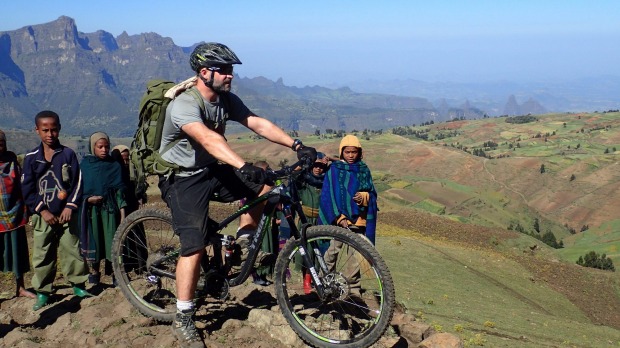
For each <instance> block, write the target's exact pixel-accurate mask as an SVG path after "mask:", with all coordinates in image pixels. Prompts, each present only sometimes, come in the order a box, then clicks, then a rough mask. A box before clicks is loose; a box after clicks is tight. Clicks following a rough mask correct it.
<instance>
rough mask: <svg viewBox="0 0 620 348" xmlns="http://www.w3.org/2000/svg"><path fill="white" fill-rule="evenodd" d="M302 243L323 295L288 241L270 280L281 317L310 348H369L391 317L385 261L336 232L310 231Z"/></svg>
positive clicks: (355, 238) (356, 238)
mask: <svg viewBox="0 0 620 348" xmlns="http://www.w3.org/2000/svg"><path fill="white" fill-rule="evenodd" d="M307 239H308V248H307V251H306V252H307V253H308V255H309V256H310V257H311V259H312V262H313V264H314V266H315V267H316V270H317V274H318V276H319V278H320V281H321V283H322V284H320V285H319V287H320V288H321V289H322V290H323V291H322V292H323V295H322V296H320V295H319V294H318V292H317V286H316V284H314V283H313V282H311V280H310V275H309V272H308V267H307V265H304V264H303V261H301V260H302V256H301V252H300V251H301V249H300V241H299V240H289V241H288V242H287V244H286V245H285V246H284V248H283V250H282V251H281V252H280V255H279V257H278V260H277V262H276V269H275V276H274V277H275V285H276V288H275V289H276V296H277V299H278V304H279V306H280V309H281V310H282V313H283V315H284V317H285V318H286V320H287V321H288V323H289V325H291V328H293V330H294V331H295V332H296V333H297V334H298V335H299V337H301V339H302V340H303V341H305V342H306V343H307V344H309V345H311V346H314V347H368V346H370V345H372V344H373V343H375V342H376V341H377V340H379V338H381V336H382V335H383V333H384V332H385V330H386V329H387V327H388V325H389V324H390V321H391V320H392V315H393V312H394V303H395V294H394V284H393V281H392V276H391V275H390V272H389V270H388V268H387V265H386V263H385V261H383V259H382V258H381V256H380V255H379V253H378V252H377V250H376V249H375V248H374V246H373V245H372V244H371V243H370V242H369V241H368V240H366V239H364V237H362V236H360V235H357V234H355V233H353V232H351V231H348V230H345V229H343V228H340V227H336V226H313V227H310V228H308V230H307Z"/></svg>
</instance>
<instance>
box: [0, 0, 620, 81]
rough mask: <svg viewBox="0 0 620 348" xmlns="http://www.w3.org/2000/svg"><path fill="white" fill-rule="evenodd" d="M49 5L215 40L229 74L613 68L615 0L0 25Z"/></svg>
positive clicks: (167, 4)
mask: <svg viewBox="0 0 620 348" xmlns="http://www.w3.org/2000/svg"><path fill="white" fill-rule="evenodd" d="M146 4H148V5H146ZM61 15H66V16H69V17H72V18H73V19H75V22H76V25H77V27H78V30H79V31H81V32H85V33H91V32H94V31H97V30H105V31H107V32H110V33H112V34H113V35H114V36H118V35H119V34H121V33H122V32H123V31H126V32H127V33H128V34H129V35H136V34H140V33H144V32H156V33H158V34H160V35H162V36H167V37H171V38H172V39H173V40H174V42H175V43H176V44H177V45H179V46H191V45H192V44H194V43H196V42H200V41H218V42H222V43H224V44H226V45H228V46H229V47H231V48H232V49H233V50H234V51H235V52H236V53H237V55H238V56H239V58H240V59H241V60H242V61H243V65H241V66H239V67H238V68H236V70H235V71H236V72H237V73H238V74H239V75H240V76H244V77H256V76H265V77H268V78H270V79H273V80H275V79H277V78H279V77H282V78H283V79H284V83H285V84H286V85H295V86H305V85H315V84H319V85H331V86H334V85H337V84H339V83H343V84H344V83H346V82H347V81H360V80H366V79H372V80H379V81H380V80H383V79H417V80H425V81H463V82H481V81H489V80H514V81H526V80H536V81H545V80H550V79H562V78H567V79H571V78H577V77H586V76H588V77H589V76H599V75H615V76H620V19H619V16H620V1H619V0H584V1H576V0H561V1H560V0H557V1H556V0H532V1H530V0H512V1H510V0H486V1H482V0H480V1H476V0H460V1H457V0H454V1H447V0H445V1H441V0H424V1H414V0H410V1H389V0H386V1H376V0H375V1H365V0H355V1H353V0H342V1H338V0H332V1H324V0H313V1H291V0H286V1H280V0H278V1H275V0H274V1H257V0H254V1H199V0H194V1H170V0H169V1H160V0H151V1H148V2H146V1H132V0H123V1H118V0H106V1H84V0H81V1H69V0H64V1H63V0H61V1H50V0H28V1H25V2H24V1H3V3H2V11H1V12H0V31H7V30H15V29H19V28H22V27H24V26H27V25H33V24H42V23H47V22H50V21H53V20H55V19H57V18H58V17H60V16H61Z"/></svg>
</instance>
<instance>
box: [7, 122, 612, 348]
mask: <svg viewBox="0 0 620 348" xmlns="http://www.w3.org/2000/svg"><path fill="white" fill-rule="evenodd" d="M618 116H620V115H619V114H618V113H592V114H548V115H541V116H536V117H535V119H533V120H532V122H529V123H507V122H506V120H507V119H506V118H492V119H486V118H485V119H481V120H464V121H457V122H448V123H437V124H432V125H426V126H417V127H410V130H411V131H412V133H411V134H403V135H397V134H393V133H387V132H386V133H383V134H375V133H371V134H368V135H362V134H359V136H360V138H361V140H362V143H363V146H364V160H365V161H366V162H367V163H368V164H369V166H370V168H371V170H372V173H373V177H374V180H375V184H376V186H377V188H378V190H379V207H380V212H379V226H378V231H379V232H378V238H377V248H378V250H379V251H380V252H381V254H382V255H383V256H384V258H385V259H386V261H387V262H388V265H389V267H390V269H391V272H392V275H393V277H394V279H395V282H396V291H397V300H398V302H399V303H400V304H401V305H402V307H403V308H405V309H406V312H407V313H408V314H410V315H413V316H414V317H415V318H416V320H417V321H420V322H424V323H427V324H431V325H432V326H433V327H434V328H435V329H436V330H440V331H446V332H450V333H453V334H455V335H458V336H459V337H461V338H462V339H463V340H464V341H465V343H466V346H468V347H474V346H489V347H516V346H518V347H559V346H567V347H605V346H618V345H620V341H619V339H618V337H620V315H619V313H620V292H619V291H618V289H620V278H619V277H620V276H619V275H618V272H608V271H601V270H596V269H591V268H584V267H580V266H577V265H576V264H575V259H576V257H578V256H580V255H583V254H585V252H587V251H589V250H597V251H598V252H605V253H607V255H609V256H610V257H612V258H613V259H614V262H615V264H616V265H617V266H618V265H620V262H619V261H618V253H617V250H618V249H617V248H618V246H619V245H618V240H619V238H618V234H620V229H619V228H617V227H615V226H616V225H615V224H617V221H616V214H615V213H614V212H615V211H614V210H613V209H614V208H615V210H617V207H619V206H620V204H619V203H618V201H617V199H618V198H617V197H618V195H617V194H614V193H615V192H617V189H616V187H617V185H618V177H617V175H618V174H617V172H618V171H617V156H618V152H617V151H616V150H614V147H616V148H620V131H619V129H620V127H619V126H620V120H619V119H618ZM564 124H566V126H564ZM582 129H583V131H582ZM414 130H415V131H416V132H417V133H416V132H413V131H414ZM420 132H422V133H420ZM449 132H451V133H450V134H453V135H452V136H450V137H446V134H447V133H449ZM554 132H555V134H554ZM396 133H399V131H396ZM405 133H406V132H405ZM547 133H549V135H547ZM20 134H22V136H26V135H25V134H23V133H20ZM414 134H417V135H414ZM420 134H427V135H428V136H427V137H426V140H423V139H422V138H424V137H422V138H421V137H420ZM439 134H443V135H439ZM538 134H541V136H540V137H539V136H538ZM542 135H545V137H546V141H545V137H542ZM10 137H11V135H10V136H9V139H10ZM302 138H303V140H304V143H306V144H308V145H312V146H315V147H317V148H318V149H319V150H321V151H323V152H326V153H327V154H329V155H332V156H335V155H336V153H335V152H336V151H335V150H336V149H337V147H338V143H339V140H340V139H339V138H336V137H334V136H333V135H326V134H323V135H320V136H317V135H309V134H302ZM77 140H79V137H67V142H69V141H77ZM123 141H126V139H123ZM490 141H492V142H494V143H497V147H496V148H495V149H491V148H492V147H493V146H487V147H488V149H486V147H484V146H483V145H484V143H487V145H489V142H490ZM229 143H230V144H231V146H233V147H234V148H235V150H237V151H239V152H240V153H244V154H245V156H246V158H247V159H248V160H258V159H266V160H267V161H268V162H269V163H270V164H271V165H272V166H274V167H277V166H278V164H279V163H280V161H282V160H288V161H292V160H294V153H293V152H291V151H290V150H288V149H285V148H283V147H281V146H275V145H272V144H269V143H268V142H266V141H264V140H259V139H256V137H253V136H250V135H248V134H242V133H240V134H235V135H231V136H230V137H229ZM511 144H512V146H511ZM517 144H518V145H517ZM578 144H579V146H577V145H578ZM569 146H570V148H569ZM29 147H31V146H29ZM474 149H483V151H484V152H485V154H486V157H481V156H474V155H473V154H472V153H473V152H474ZM607 149H609V151H606V150H607ZM465 150H467V151H465ZM468 151H469V152H468ZM500 155H503V156H500ZM506 155H509V156H506ZM489 157H491V158H489ZM542 164H544V165H545V171H544V173H541V170H540V168H541V165H542ZM571 175H574V176H575V179H573V180H570V176H571ZM614 190H616V191H614ZM157 191H158V190H157V188H156V186H152V187H151V189H150V191H149V192H150V194H151V195H152V197H153V199H152V202H153V203H152V204H157V203H156V202H157V200H158V199H157V194H158V192H157ZM576 211H580V212H582V213H580V214H575V212H576ZM535 218H538V219H539V220H540V229H541V231H546V230H547V229H549V230H551V231H553V233H554V234H556V236H557V237H558V239H560V240H561V241H562V242H564V245H565V248H563V249H552V248H550V247H548V246H547V245H545V244H544V243H542V242H541V241H540V240H538V239H536V238H533V237H532V236H530V235H528V234H525V233H519V232H517V231H510V230H507V229H506V227H507V226H508V225H510V224H511V223H519V224H521V225H522V226H523V227H524V228H525V229H526V232H529V233H534V230H533V220H534V219H535ZM564 224H568V225H569V226H573V227H575V229H576V233H575V234H571V233H570V232H569V230H568V229H567V228H566V227H565V226H564ZM584 224H587V225H589V228H588V229H587V230H585V231H583V232H582V231H580V229H579V228H578V227H580V226H581V225H584ZM26 277H27V279H29V277H30V274H27V275H26ZM11 281H12V279H10V277H8V276H6V274H3V275H2V278H0V286H1V288H0V292H1V294H2V296H1V297H2V298H4V299H5V300H3V301H2V302H1V303H0V308H1V309H2V312H3V313H5V314H3V317H2V318H0V319H2V321H0V334H1V335H5V334H6V335H10V336H7V337H10V338H11V341H12V342H18V343H19V342H22V343H20V344H21V345H22V346H28V344H30V343H36V344H39V345H40V346H42V347H56V346H66V345H71V344H80V345H82V346H96V345H106V346H109V347H121V346H126V345H127V344H130V345H134V346H152V345H153V344H156V342H159V343H161V344H167V343H166V342H168V341H162V340H163V338H164V337H167V333H168V332H169V331H168V330H169V328H168V327H167V326H165V325H160V324H158V323H154V322H152V321H149V320H148V319H145V318H143V317H141V316H140V315H137V314H136V313H135V311H132V310H131V308H130V307H129V304H128V303H127V301H126V300H124V298H122V297H119V296H120V293H119V292H118V290H116V289H112V288H106V289H103V290H102V291H101V292H100V295H99V296H98V297H97V298H95V299H90V300H86V301H82V302H76V301H75V299H73V297H72V296H67V295H66V291H65V290H66V289H64V288H63V284H64V283H63V280H62V279H59V280H58V281H57V285H59V287H60V295H59V303H58V304H56V305H54V306H52V307H50V308H48V309H46V310H45V311H44V312H43V313H42V314H38V315H37V314H33V313H31V312H30V311H29V308H30V306H31V304H30V303H29V302H28V300H25V299H7V298H10V296H11V291H12V290H11V289H12V283H11ZM27 284H28V282H27ZM241 290H242V291H241V293H239V294H238V295H237V297H236V299H235V300H234V301H233V302H232V303H231V304H229V306H228V307H225V308H223V309H222V311H221V312H217V311H215V313H227V314H213V315H211V314H204V315H203V316H202V318H203V320H204V323H203V324H202V326H201V327H202V328H203V330H205V332H208V334H209V338H210V340H212V341H213V342H214V344H215V345H216V346H220V347H232V346H239V345H243V346H250V347H265V346H273V347H279V346H285V345H281V341H277V340H274V339H273V336H271V335H270V334H269V330H267V329H264V328H257V327H255V326H251V325H252V324H250V323H249V322H247V320H246V319H247V318H248V316H249V315H250V314H249V313H250V312H251V311H252V310H253V309H264V308H269V307H271V306H273V305H274V302H273V297H270V296H271V295H269V294H268V293H265V292H264V291H262V290H261V289H255V288H254V287H253V286H252V285H247V286H246V285H244V287H243V288H242V289H241ZM63 291H64V292H63ZM246 296H251V299H250V300H244V299H245V298H246ZM97 313H113V315H112V316H111V317H110V318H107V317H106V319H105V320H104V319H101V318H100V317H99V315H100V314H97ZM233 313H234V318H235V319H236V320H238V321H235V323H234V324H226V325H224V320H225V319H223V318H226V319H228V318H229V317H230V316H232V315H233ZM222 315H223V317H222ZM92 318H100V319H99V320H93V319H92ZM119 318H122V320H121V319H119ZM229 325H230V326H229ZM248 332H252V335H248V334H247V333H248ZM58 337H66V339H64V340H63V341H62V342H61V341H59V339H58ZM168 343H169V342H168Z"/></svg>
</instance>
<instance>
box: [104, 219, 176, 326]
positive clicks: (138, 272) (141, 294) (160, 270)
mask: <svg viewBox="0 0 620 348" xmlns="http://www.w3.org/2000/svg"><path fill="white" fill-rule="evenodd" d="M180 247H181V246H180V242H179V238H178V236H176V235H175V234H174V230H173V228H172V216H171V215H170V212H169V211H166V210H157V209H141V210H137V211H135V212H133V213H131V214H129V215H128V216H127V217H126V218H125V220H124V221H123V222H122V223H121V224H120V226H119V227H118V229H117V230H116V233H115V235H114V240H113V242H112V268H113V270H114V275H115V277H116V281H117V283H118V286H119V288H120V290H121V292H122V293H123V295H124V296H125V297H126V298H127V300H128V301H129V302H130V303H131V304H132V305H133V306H134V307H135V308H136V309H137V310H138V311H139V312H140V313H142V314H143V315H146V316H149V317H153V318H155V319H157V320H159V321H162V322H172V320H174V316H175V313H176V297H177V296H176V280H175V272H176V265H177V260H178V258H179V253H178V251H179V249H180Z"/></svg>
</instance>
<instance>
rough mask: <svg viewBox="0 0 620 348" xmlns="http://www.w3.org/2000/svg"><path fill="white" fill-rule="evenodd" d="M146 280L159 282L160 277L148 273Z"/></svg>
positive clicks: (157, 283) (152, 282)
mask: <svg viewBox="0 0 620 348" xmlns="http://www.w3.org/2000/svg"><path fill="white" fill-rule="evenodd" d="M146 281H147V282H149V283H150V284H153V285H159V284H161V279H160V278H159V277H158V276H156V275H152V274H151V275H149V276H147V277H146Z"/></svg>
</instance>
